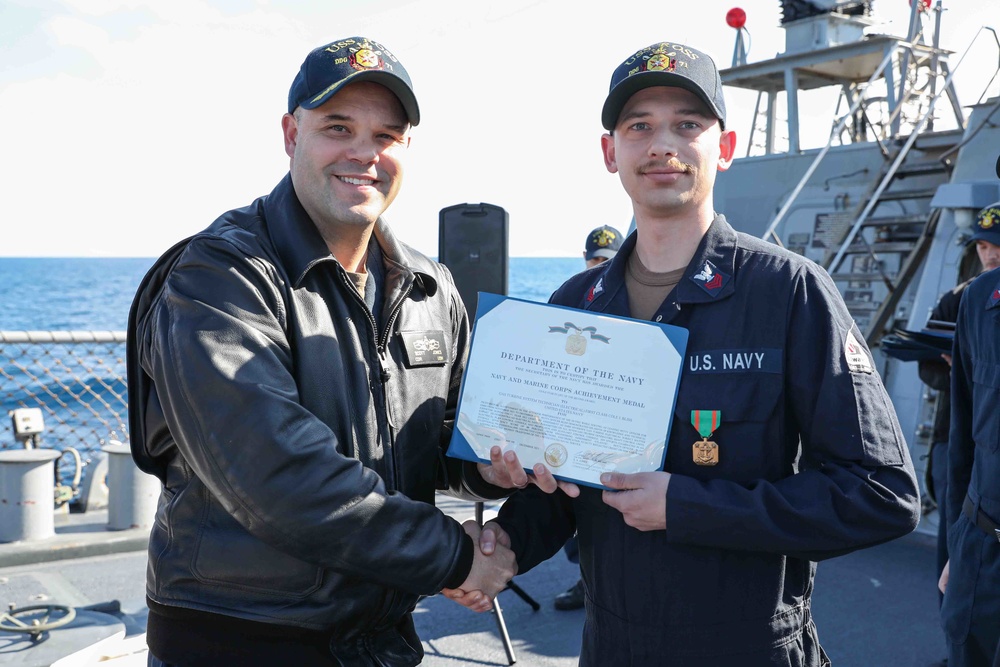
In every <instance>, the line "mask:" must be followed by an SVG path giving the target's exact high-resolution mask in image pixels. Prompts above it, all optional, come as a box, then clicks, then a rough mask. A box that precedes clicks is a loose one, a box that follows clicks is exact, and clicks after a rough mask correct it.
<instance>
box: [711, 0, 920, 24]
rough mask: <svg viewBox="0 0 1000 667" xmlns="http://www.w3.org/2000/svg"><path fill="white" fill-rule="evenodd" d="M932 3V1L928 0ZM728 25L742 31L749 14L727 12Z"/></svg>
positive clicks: (731, 10) (735, 8) (735, 11)
mask: <svg viewBox="0 0 1000 667" xmlns="http://www.w3.org/2000/svg"><path fill="white" fill-rule="evenodd" d="M926 1H927V2H930V0H926ZM726 24H728V25H729V27H730V28H735V29H736V30H740V29H742V28H743V26H745V25H746V24H747V13H746V12H745V11H743V10H742V9H740V8H739V7H733V8H732V9H730V10H729V11H728V12H726Z"/></svg>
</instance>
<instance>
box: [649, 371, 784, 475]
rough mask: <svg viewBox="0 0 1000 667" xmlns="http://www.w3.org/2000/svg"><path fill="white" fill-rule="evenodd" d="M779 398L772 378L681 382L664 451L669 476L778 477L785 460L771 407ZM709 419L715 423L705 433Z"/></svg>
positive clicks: (696, 378) (693, 378) (777, 382)
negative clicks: (666, 456) (668, 441)
mask: <svg viewBox="0 0 1000 667" xmlns="http://www.w3.org/2000/svg"><path fill="white" fill-rule="evenodd" d="M782 395H783V389H782V377H781V376H780V375H777V374H765V373H761V374H755V375H744V376H740V377H733V376H731V375H723V374H719V375H700V376H699V375H691V376H688V377H686V378H684V381H683V382H682V383H681V389H680V394H679V396H678V398H677V407H676V409H675V414H674V424H673V427H672V429H673V430H672V434H671V438H670V451H669V452H668V455H669V458H670V462H671V465H672V466H673V467H672V469H671V472H677V473H681V474H687V475H691V476H693V477H696V478H699V479H713V478H724V479H730V480H734V481H752V480H755V479H761V478H765V479H778V478H779V477H781V476H782V475H783V473H782V470H783V461H784V459H785V457H784V447H783V446H782V444H781V443H782V442H783V437H782V419H781V418H780V414H779V411H778V409H777V407H778V404H779V402H780V400H781V397H782ZM713 419H716V420H717V424H716V426H715V429H714V431H711V425H712V420H713ZM696 422H697V425H696ZM709 431H711V435H709V436H707V437H706V436H705V433H707V432H709ZM705 440H707V441H708V442H710V443H714V445H715V447H714V457H715V458H717V459H718V462H717V463H714V464H713V463H711V461H710V457H711V456H712V454H711V452H706V446H705V445H704V444H702V443H704V441H705ZM708 449H709V450H712V449H713V448H711V447H708Z"/></svg>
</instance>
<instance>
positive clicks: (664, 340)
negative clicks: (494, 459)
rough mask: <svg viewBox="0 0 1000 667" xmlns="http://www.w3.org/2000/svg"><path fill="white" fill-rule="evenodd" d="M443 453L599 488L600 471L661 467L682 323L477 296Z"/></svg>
mask: <svg viewBox="0 0 1000 667" xmlns="http://www.w3.org/2000/svg"><path fill="white" fill-rule="evenodd" d="M478 303H479V305H478V307H477V310H476V319H475V322H474V324H473V328H472V339H471V343H470V350H469V359H468V363H467V365H466V369H465V375H464V376H463V378H462V386H461V389H460V395H459V402H458V413H457V416H456V420H455V428H454V431H453V433H452V437H451V442H450V443H449V446H448V456H451V457H454V458H459V459H463V460H466V461H474V462H482V463H489V462H490V459H489V449H490V447H491V446H492V445H500V446H501V448H502V449H504V451H506V450H508V449H513V450H514V451H516V452H517V454H518V458H519V459H520V461H521V463H522V465H524V467H525V469H526V470H528V471H529V472H530V470H531V468H532V466H533V465H534V464H535V463H537V462H541V463H544V464H545V466H546V467H547V468H548V469H549V470H551V471H552V473H553V475H554V476H555V477H556V478H557V479H561V480H564V481H569V482H574V483H576V484H582V485H585V486H591V487H595V488H605V487H604V486H603V485H602V484H601V483H600V475H601V473H603V472H607V471H621V472H643V471H650V470H662V469H663V463H664V460H665V457H666V452H667V442H668V441H669V439H670V427H671V424H672V422H673V414H674V405H675V404H676V401H677V391H678V388H679V386H680V378H681V372H682V370H683V367H684V353H685V350H686V348H687V342H688V331H687V329H684V328H682V327H677V326H672V325H668V324H660V323H657V322H649V321H645V320H635V319H632V318H628V317H620V316H617V315H608V314H606V313H598V312H591V311H586V310H580V309H576V308H568V307H565V306H556V305H552V304H546V303H538V302H533V301H527V300H523V299H516V298H512V297H506V296H501V295H498V294H491V293H488V292H480V293H479V302H478Z"/></svg>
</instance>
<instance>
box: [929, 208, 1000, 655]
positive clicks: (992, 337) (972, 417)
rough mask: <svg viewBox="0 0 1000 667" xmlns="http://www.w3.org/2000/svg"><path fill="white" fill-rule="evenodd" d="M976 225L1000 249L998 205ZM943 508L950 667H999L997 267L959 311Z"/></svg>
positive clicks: (981, 278)
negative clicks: (945, 529)
mask: <svg viewBox="0 0 1000 667" xmlns="http://www.w3.org/2000/svg"><path fill="white" fill-rule="evenodd" d="M976 227H977V232H976V234H977V235H984V238H985V239H986V240H988V241H989V242H990V243H991V244H992V245H1000V202H997V203H995V204H992V205H990V206H987V207H986V208H985V209H983V210H982V211H980V213H979V216H978V218H977V221H976ZM996 250H998V251H1000V248H996ZM945 505H946V510H947V513H948V523H949V527H948V554H949V556H950V560H949V561H948V564H946V565H945V568H944V572H942V574H941V582H940V588H941V590H942V591H943V592H944V600H943V602H942V605H941V622H942V625H943V626H944V632H945V637H946V638H947V640H948V665H949V667H979V666H984V667H988V666H989V665H991V664H992V665H1000V654H998V643H1000V269H993V270H992V271H988V272H987V273H984V274H982V275H980V276H979V277H978V278H976V279H975V280H974V281H973V282H972V283H971V284H970V285H969V286H968V287H967V288H966V290H965V293H964V294H963V295H962V301H961V304H960V305H959V309H958V319H957V321H956V323H955V343H954V347H953V348H952V368H951V431H950V435H949V439H948V493H947V500H946V501H945Z"/></svg>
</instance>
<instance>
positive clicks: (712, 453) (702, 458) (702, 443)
mask: <svg viewBox="0 0 1000 667" xmlns="http://www.w3.org/2000/svg"><path fill="white" fill-rule="evenodd" d="M691 454H692V457H693V458H694V462H695V463H696V464H698V465H700V466H714V465H715V464H716V463H718V462H719V446H718V445H717V444H715V443H714V442H712V441H711V440H709V439H708V438H706V439H704V440H699V441H698V442H696V443H694V444H693V445H691Z"/></svg>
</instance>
